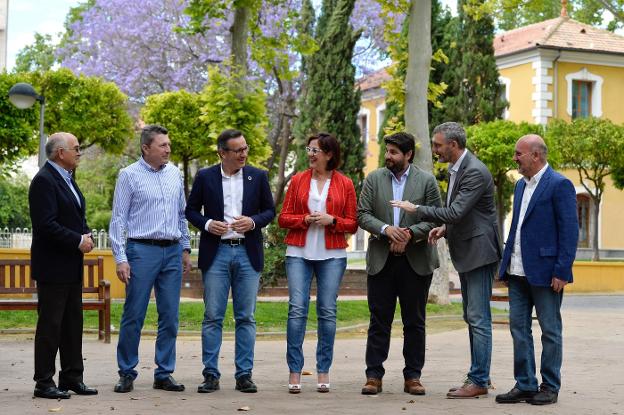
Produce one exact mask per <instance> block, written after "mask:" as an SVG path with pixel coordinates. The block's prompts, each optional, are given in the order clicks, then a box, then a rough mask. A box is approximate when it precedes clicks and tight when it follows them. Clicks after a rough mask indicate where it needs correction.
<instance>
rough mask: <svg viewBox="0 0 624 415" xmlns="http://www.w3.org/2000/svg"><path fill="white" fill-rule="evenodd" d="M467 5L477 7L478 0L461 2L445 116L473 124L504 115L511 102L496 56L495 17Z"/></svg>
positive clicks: (465, 123)
mask: <svg viewBox="0 0 624 415" xmlns="http://www.w3.org/2000/svg"><path fill="white" fill-rule="evenodd" d="M465 5H468V7H469V8H471V9H472V10H473V11H476V8H475V6H478V2H477V1H476V0H458V2H457V11H458V20H457V27H456V30H451V31H453V32H454V33H455V44H456V48H453V49H452V51H451V54H450V56H449V59H450V63H449V64H450V65H454V66H455V67H454V68H452V67H450V68H452V69H451V70H450V71H447V74H446V76H448V78H447V80H446V82H447V84H448V85H449V88H448V89H447V91H446V97H445V98H444V99H443V101H442V105H443V107H444V108H443V111H442V114H441V116H442V118H443V119H444V120H445V121H457V122H461V123H463V124H464V125H472V124H477V123H479V122H483V121H493V120H495V119H499V118H501V115H502V113H503V110H504V109H505V107H506V106H507V102H506V101H505V99H504V97H503V96H502V92H503V86H502V85H501V84H500V81H499V80H498V77H499V73H498V68H497V67H496V60H495V59H494V47H493V40H494V20H493V18H492V16H491V15H489V14H486V13H477V12H471V13H467V12H466V10H465V9H464V6H465ZM451 24H452V23H451ZM450 28H451V29H453V28H452V26H450Z"/></svg>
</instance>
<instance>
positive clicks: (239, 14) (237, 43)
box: [230, 7, 251, 76]
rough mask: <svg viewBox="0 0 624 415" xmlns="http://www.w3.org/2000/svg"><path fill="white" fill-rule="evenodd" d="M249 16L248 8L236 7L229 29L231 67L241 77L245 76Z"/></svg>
mask: <svg viewBox="0 0 624 415" xmlns="http://www.w3.org/2000/svg"><path fill="white" fill-rule="evenodd" d="M250 15H251V13H250V11H249V8H248V7H237V8H236V9H235V10H234V22H232V26H231V27H230V32H231V33H232V66H233V67H234V68H235V70H236V71H239V73H240V74H241V75H243V76H245V75H247V37H248V34H249V16H250Z"/></svg>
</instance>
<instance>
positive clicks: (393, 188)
mask: <svg viewBox="0 0 624 415" xmlns="http://www.w3.org/2000/svg"><path fill="white" fill-rule="evenodd" d="M384 141H385V142H386V154H385V160H386V167H383V168H379V169H377V170H375V171H374V172H372V173H371V174H369V175H368V177H367V178H366V180H365V181H364V186H363V189H362V193H361V195H360V200H359V204H358V212H357V213H358V223H359V225H360V227H361V228H362V229H365V230H367V231H368V232H370V234H371V236H370V238H369V242H368V251H367V253H366V271H367V273H368V279H367V289H368V308H369V310H370V324H369V327H368V339H367V342H366V378H367V380H366V384H365V385H364V387H363V388H362V394H364V395H375V394H377V393H379V392H381V390H382V378H383V376H384V373H385V370H384V367H383V362H384V361H385V360H386V359H387V357H388V350H389V347H390V330H391V328H392V320H393V319H394V310H395V307H396V300H397V297H398V299H399V303H400V304H401V319H402V321H403V335H404V341H403V357H404V358H405V368H404V369H403V377H404V379H405V383H404V391H405V392H407V393H410V394H413V395H424V394H425V388H424V387H423V386H422V383H421V382H420V375H421V371H422V367H423V365H424V361H425V313H426V305H427V297H428V295H429V286H430V285H431V276H432V274H433V270H434V269H436V268H437V267H438V265H439V264H438V256H437V253H436V250H435V249H434V247H432V246H430V245H428V244H427V241H426V239H427V237H428V235H429V232H430V231H431V230H432V229H433V228H434V226H435V225H434V224H433V223H429V222H422V221H419V220H416V219H415V218H414V217H413V216H412V215H406V214H405V212H401V209H399V208H392V207H391V206H390V204H389V201H390V200H392V199H399V200H402V199H405V200H410V201H413V202H414V203H417V204H420V205H429V206H435V207H438V206H441V203H440V192H439V190H438V185H437V183H436V180H435V178H434V177H433V176H432V175H431V174H429V173H427V172H424V171H422V170H420V169H419V168H418V167H416V166H413V165H412V164H411V162H412V160H413V158H414V151H415V142H414V137H413V136H412V135H411V134H407V133H396V134H393V135H390V136H387V137H385V138H384Z"/></svg>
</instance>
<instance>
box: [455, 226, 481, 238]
mask: <svg viewBox="0 0 624 415" xmlns="http://www.w3.org/2000/svg"><path fill="white" fill-rule="evenodd" d="M484 233H485V232H484V231H483V229H479V228H472V229H470V230H467V231H464V232H460V233H458V234H457V237H458V238H459V239H461V240H462V241H465V240H467V239H472V238H475V237H477V236H481V235H483V234H484Z"/></svg>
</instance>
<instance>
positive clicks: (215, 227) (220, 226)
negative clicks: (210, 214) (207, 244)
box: [208, 220, 230, 236]
mask: <svg viewBox="0 0 624 415" xmlns="http://www.w3.org/2000/svg"><path fill="white" fill-rule="evenodd" d="M229 227H230V225H228V224H227V223H226V222H221V221H218V220H213V221H211V222H210V225H208V232H210V233H211V234H213V235H218V236H221V235H223V234H225V233H226V232H227V231H228V229H229Z"/></svg>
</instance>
